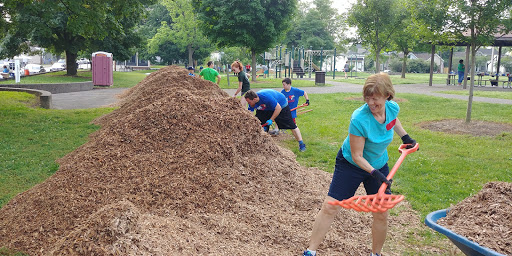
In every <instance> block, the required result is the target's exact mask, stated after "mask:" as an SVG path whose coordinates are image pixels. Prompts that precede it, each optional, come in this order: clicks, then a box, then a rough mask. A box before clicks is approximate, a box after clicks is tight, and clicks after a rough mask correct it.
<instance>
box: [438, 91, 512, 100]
mask: <svg viewBox="0 0 512 256" xmlns="http://www.w3.org/2000/svg"><path fill="white" fill-rule="evenodd" d="M438 93H446V94H457V95H466V96H469V89H468V90H465V91H438ZM473 96H475V97H484V98H497V99H506V100H512V89H511V90H510V91H507V92H492V91H476V90H474V91H473Z"/></svg>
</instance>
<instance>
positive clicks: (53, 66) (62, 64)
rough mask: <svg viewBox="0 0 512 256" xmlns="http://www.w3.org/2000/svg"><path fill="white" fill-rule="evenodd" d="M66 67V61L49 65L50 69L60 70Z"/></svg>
mask: <svg viewBox="0 0 512 256" xmlns="http://www.w3.org/2000/svg"><path fill="white" fill-rule="evenodd" d="M65 69H66V63H59V62H56V63H53V65H52V66H51V67H50V71H62V70H65Z"/></svg>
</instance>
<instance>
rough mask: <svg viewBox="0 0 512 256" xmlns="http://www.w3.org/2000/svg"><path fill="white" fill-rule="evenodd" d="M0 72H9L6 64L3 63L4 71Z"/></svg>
mask: <svg viewBox="0 0 512 256" xmlns="http://www.w3.org/2000/svg"><path fill="white" fill-rule="evenodd" d="M2 73H9V69H8V68H7V66H6V65H4V71H3V72H2Z"/></svg>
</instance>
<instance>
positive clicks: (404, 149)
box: [377, 143, 420, 195]
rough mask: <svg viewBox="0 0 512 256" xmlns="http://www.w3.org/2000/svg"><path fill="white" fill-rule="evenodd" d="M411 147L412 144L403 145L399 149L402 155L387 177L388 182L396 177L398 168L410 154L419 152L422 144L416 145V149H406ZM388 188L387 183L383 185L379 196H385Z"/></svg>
mask: <svg viewBox="0 0 512 256" xmlns="http://www.w3.org/2000/svg"><path fill="white" fill-rule="evenodd" d="M409 145H410V144H402V145H400V147H398V152H400V153H401V155H400V157H399V158H398V160H397V161H396V163H395V165H394V166H393V168H391V171H389V174H388V176H387V177H386V178H387V179H388V180H390V179H392V178H393V176H395V173H396V171H397V170H398V168H399V167H400V165H401V164H402V162H403V161H404V159H405V157H406V156H407V155H408V154H410V153H413V152H416V151H417V150H418V148H419V147H420V144H419V143H416V145H415V146H414V147H412V148H406V147H407V146H409ZM386 187H387V185H386V183H382V185H381V186H380V188H379V192H378V193H377V194H380V195H383V194H384V192H385V191H386Z"/></svg>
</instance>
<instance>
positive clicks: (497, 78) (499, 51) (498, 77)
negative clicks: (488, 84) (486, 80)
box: [496, 45, 503, 86]
mask: <svg viewBox="0 0 512 256" xmlns="http://www.w3.org/2000/svg"><path fill="white" fill-rule="evenodd" d="M502 47H503V46H501V45H500V49H499V50H498V66H497V67H496V81H498V80H500V65H501V48H502ZM496 86H498V84H497V83H496Z"/></svg>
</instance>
